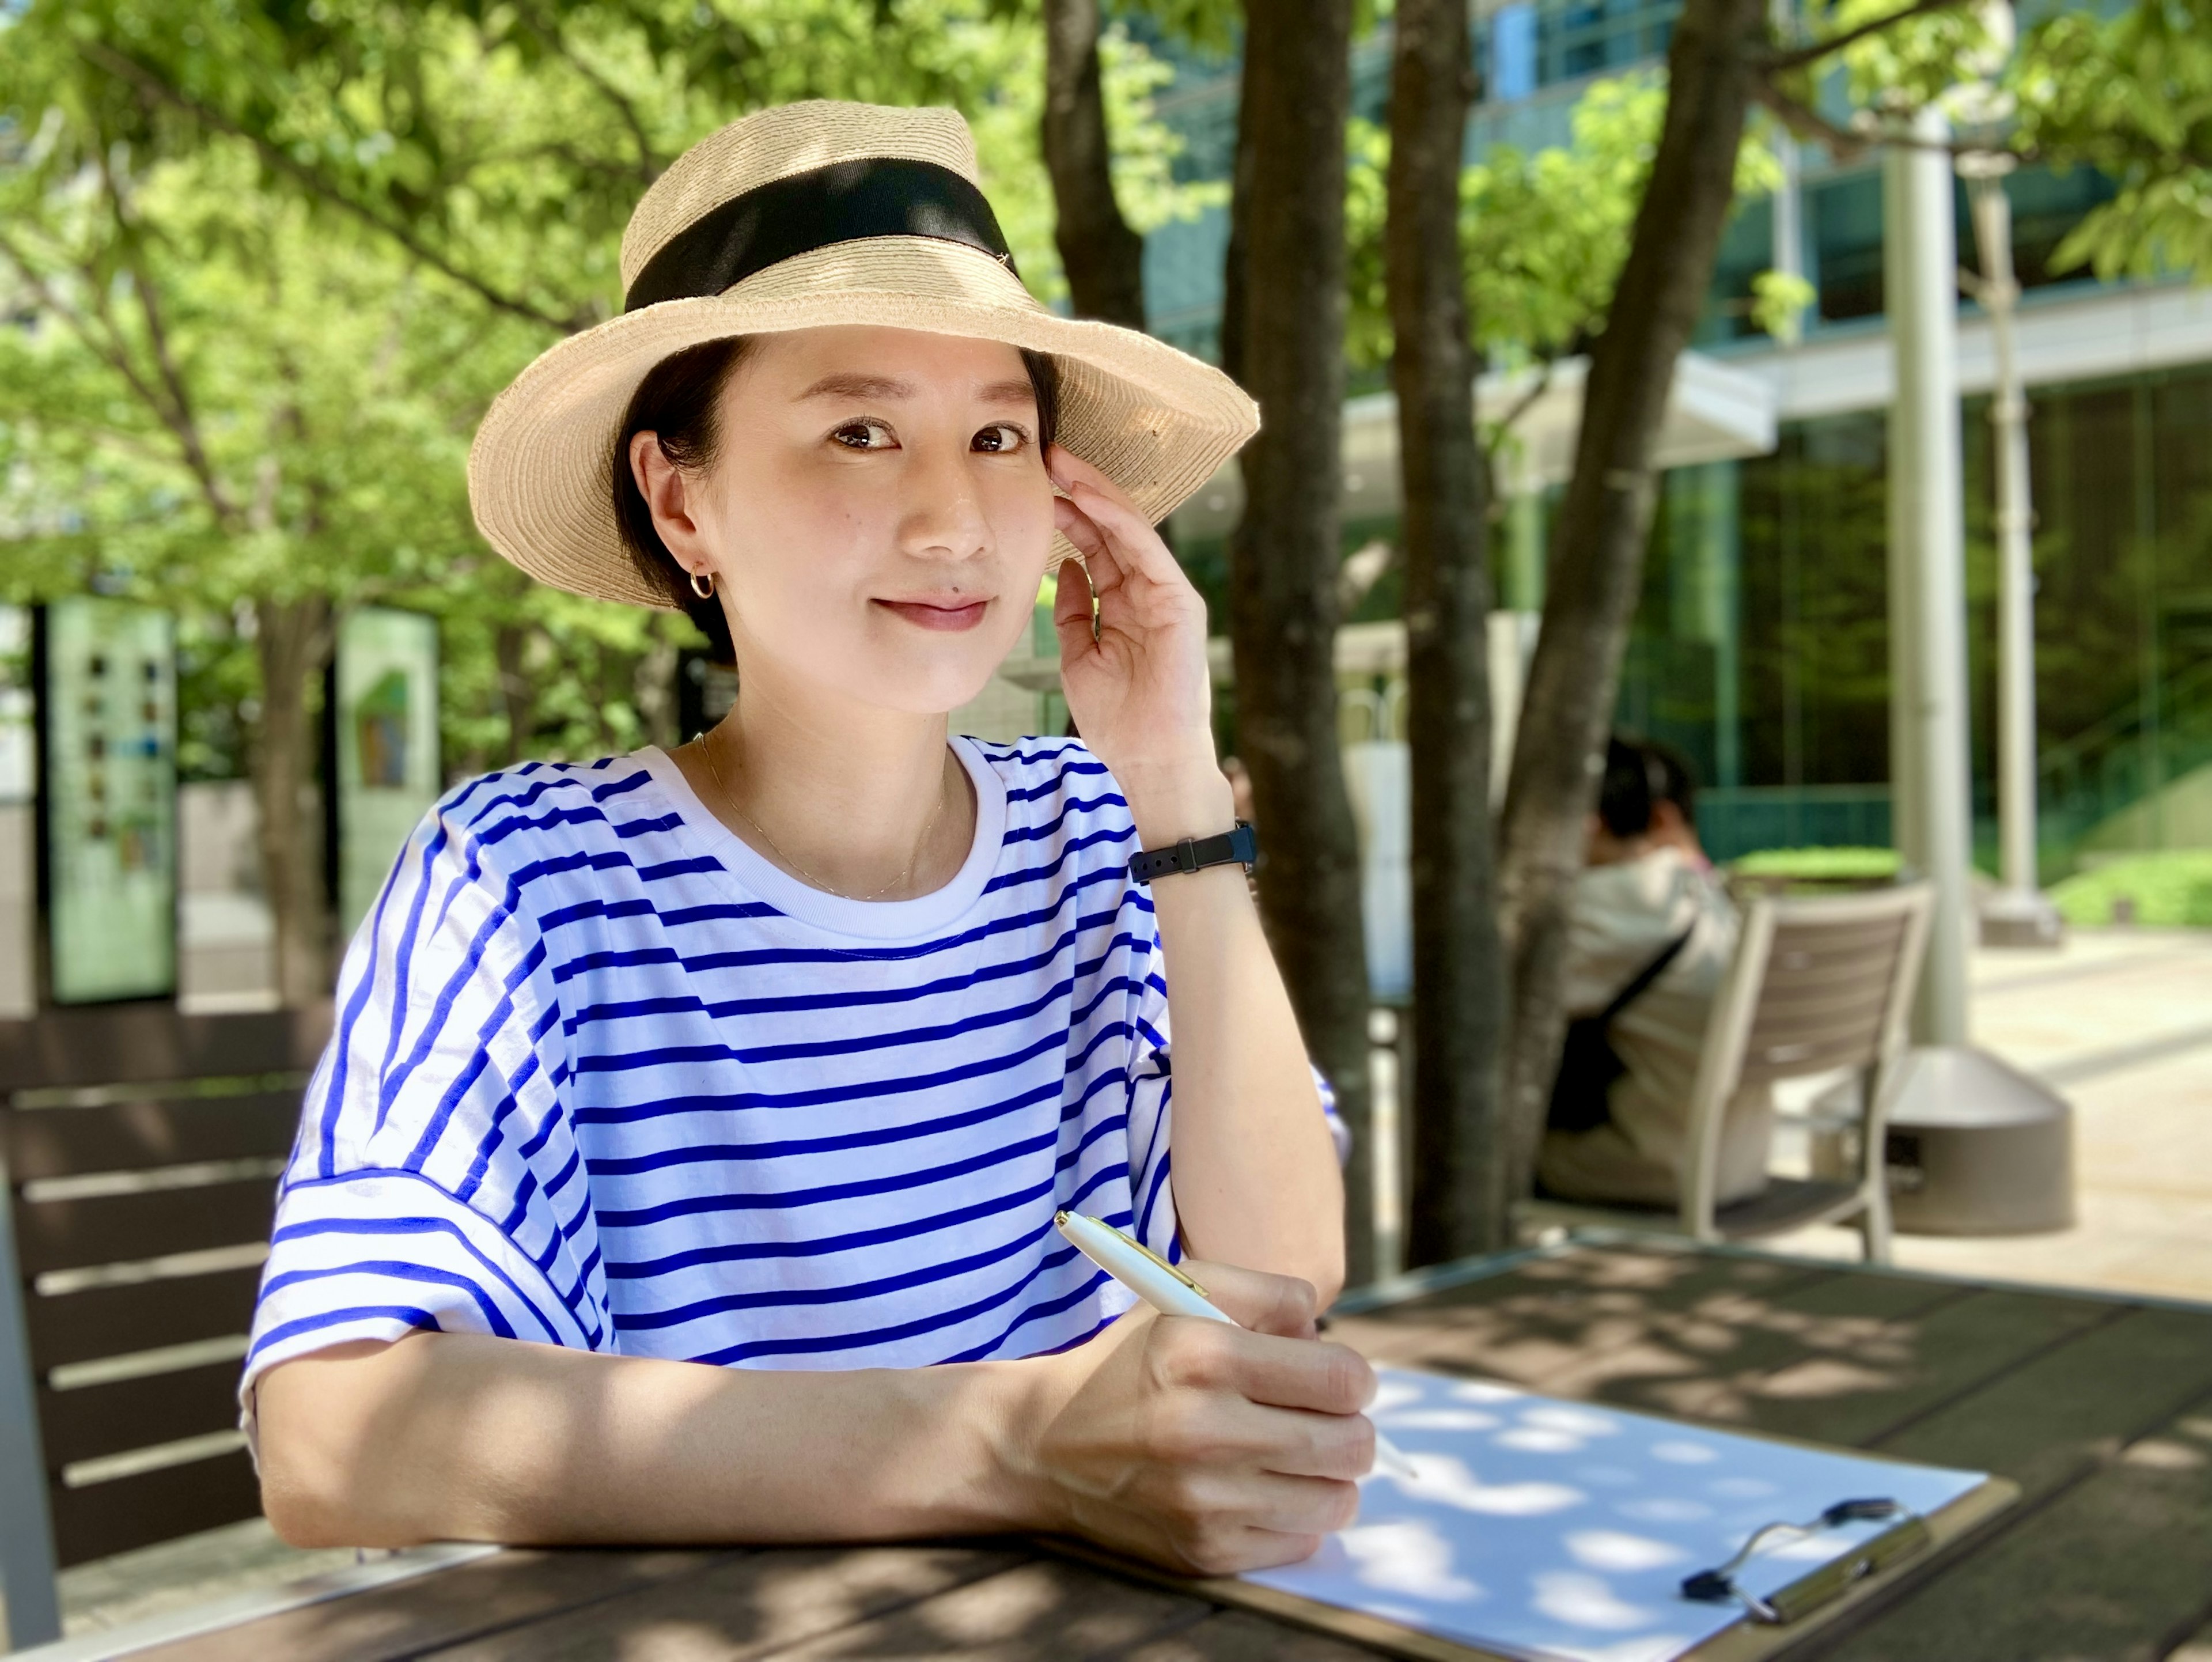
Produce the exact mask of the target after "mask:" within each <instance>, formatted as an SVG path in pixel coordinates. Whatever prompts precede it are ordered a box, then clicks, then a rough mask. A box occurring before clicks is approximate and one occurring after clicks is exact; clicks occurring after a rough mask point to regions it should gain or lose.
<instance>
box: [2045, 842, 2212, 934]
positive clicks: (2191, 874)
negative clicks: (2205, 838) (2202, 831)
mask: <svg viewBox="0 0 2212 1662" xmlns="http://www.w3.org/2000/svg"><path fill="white" fill-rule="evenodd" d="M2121 898H2128V899H2130V900H2133V901H2134V902H2135V921H2136V922H2138V923H2144V924H2150V925H2153V926H2155V927H2159V928H2180V927H2183V926H2185V925H2191V924H2194V925H2198V926H2212V849H2169V850H2166V851H2165V852H2162V853H2158V854H2138V855H2130V856H2129V857H2127V858H2126V859H2124V860H2115V861H2112V863H2111V864H2110V865H2104V866H2097V867H2093V868H2091V869H2090V870H2088V871H2085V872H2076V873H2075V874H2074V875H2073V876H2071V877H2069V878H2068V879H2067V880H2065V881H2064V882H2063V883H2061V884H2059V885H2058V886H2057V887H2056V888H2054V889H2052V890H2051V899H2052V900H2053V901H2055V902H2056V903H2057V906H2058V910H2059V914H2060V916H2063V917H2064V918H2065V920H2066V921H2067V922H2069V923H2072V924H2075V925H2077V926H2078V925H2095V924H2100V923H2110V922H2112V921H2113V919H2112V903H2113V902H2114V901H2116V900H2118V899H2121Z"/></svg>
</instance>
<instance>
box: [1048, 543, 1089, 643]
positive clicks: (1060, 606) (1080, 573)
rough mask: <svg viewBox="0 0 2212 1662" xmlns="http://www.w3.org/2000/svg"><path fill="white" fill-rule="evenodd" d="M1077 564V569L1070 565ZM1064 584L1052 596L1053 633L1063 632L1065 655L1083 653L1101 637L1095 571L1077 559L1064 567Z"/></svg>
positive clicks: (1061, 576)
mask: <svg viewBox="0 0 2212 1662" xmlns="http://www.w3.org/2000/svg"><path fill="white" fill-rule="evenodd" d="M1071 565H1075V569H1074V571H1073V572H1072V573H1071V572H1070V571H1069V570H1068V569H1067V568H1068V567H1069V566H1071ZM1059 582H1060V587H1059V588H1058V590H1057V592H1056V593H1054V595H1053V599H1052V628H1053V633H1054V634H1055V635H1057V636H1060V656H1061V657H1062V658H1076V657H1080V656H1081V655H1082V654H1083V653H1084V652H1085V650H1086V649H1087V648H1089V647H1090V646H1091V643H1092V642H1093V641H1094V640H1095V639H1096V638H1097V636H1096V635H1095V633H1094V632H1093V629H1092V623H1093V619H1094V616H1095V614H1094V613H1093V612H1092V609H1091V574H1090V573H1089V572H1088V571H1086V570H1085V569H1084V568H1083V567H1082V566H1080V565H1076V564H1075V562H1074V561H1073V560H1063V561H1061V562H1060V579H1059Z"/></svg>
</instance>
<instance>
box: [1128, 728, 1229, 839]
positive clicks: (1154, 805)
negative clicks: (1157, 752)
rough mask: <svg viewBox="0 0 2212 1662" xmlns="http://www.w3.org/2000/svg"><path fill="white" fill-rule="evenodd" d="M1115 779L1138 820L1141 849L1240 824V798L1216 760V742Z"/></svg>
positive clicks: (1133, 769)
mask: <svg viewBox="0 0 2212 1662" xmlns="http://www.w3.org/2000/svg"><path fill="white" fill-rule="evenodd" d="M1115 781H1116V782H1118V783H1119V784H1120V785H1121V794H1122V796H1123V797H1124V799H1125V800H1127V802H1128V804H1129V817H1130V818H1131V819H1134V820H1135V821H1136V822H1137V840H1138V843H1139V845H1140V846H1141V847H1144V848H1147V849H1157V848H1164V847H1166V846H1167V845H1168V844H1170V843H1176V842H1179V841H1181V840H1182V838H1184V837H1212V836H1215V835H1217V834H1218V833H1219V832H1222V831H1227V830H1228V829H1229V828H1230V826H1231V825H1234V824H1235V823H1236V819H1237V799H1236V794H1235V793H1234V792H1232V791H1231V789H1230V788H1229V780H1228V777H1227V776H1225V774H1224V773H1223V772H1222V771H1221V767H1220V764H1218V762H1216V761H1215V760H1214V757H1213V746H1212V743H1211V741H1209V742H1208V743H1207V744H1206V747H1205V749H1204V751H1203V752H1196V751H1195V750H1194V752H1193V753H1191V754H1189V755H1186V756H1183V757H1180V758H1169V759H1164V760H1162V761H1158V762H1150V763H1144V764H1138V765H1136V766H1134V767H1131V768H1127V769H1126V770H1125V769H1121V768H1117V769H1115Z"/></svg>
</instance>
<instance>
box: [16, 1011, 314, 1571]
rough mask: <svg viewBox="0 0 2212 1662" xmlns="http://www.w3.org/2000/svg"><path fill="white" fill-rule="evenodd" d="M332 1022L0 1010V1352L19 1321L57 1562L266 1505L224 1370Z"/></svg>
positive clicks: (301, 1016) (232, 1357) (229, 1366)
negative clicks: (1, 1016) (7, 1231)
mask: <svg viewBox="0 0 2212 1662" xmlns="http://www.w3.org/2000/svg"><path fill="white" fill-rule="evenodd" d="M330 1023H331V1014H330V1010H329V1008H328V1007H327V1006H324V1007H322V1008H313V1009H303V1010H287V1011H276V1012H270V1013H268V1014H251V1015H203V1016H191V1015H180V1014H178V1013H177V1012H176V1010H175V1009H174V1008H171V1007H169V1006H167V1005H150V1004H149V1005H118V1006H114V1007H112V1008H97V1009H86V1010H74V1011H62V1012H56V1013H53V1014H46V1015H42V1016H40V1017H39V1018H38V1019H37V1020H31V1021H10V1022H0V1177H4V1184H0V1197H4V1201H5V1205H4V1207H0V1226H4V1225H5V1224H7V1223H8V1222H9V1219H10V1217H12V1223H13V1242H14V1249H15V1250H14V1253H13V1255H12V1256H13V1257H14V1261H15V1262H14V1267H13V1270H12V1273H10V1274H9V1275H7V1276H6V1277H5V1280H6V1282H7V1283H8V1284H6V1285H0V1367H4V1366H5V1365H6V1363H7V1360H8V1359H7V1358H6V1356H5V1355H4V1353H5V1352H6V1351H7V1350H9V1349H10V1348H14V1346H12V1345H10V1344H9V1342H8V1341H7V1338H6V1330H7V1329H9V1328H10V1327H12V1328H13V1329H14V1330H15V1332H16V1333H18V1334H20V1335H22V1336H26V1337H27V1348H28V1352H29V1355H28V1357H27V1371H28V1372H29V1373H30V1375H31V1377H32V1379H33V1397H34V1401H35V1403H36V1417H37V1423H38V1432H39V1447H40V1456H41V1458H42V1461H43V1465H44V1475H45V1483H44V1486H43V1487H44V1490H45V1500H46V1505H47V1507H48V1508H49V1513H50V1518H51V1531H52V1533H51V1538H52V1547H53V1553H54V1556H55V1558H56V1559H57V1560H58V1562H59V1563H60V1564H62V1565H68V1564H73V1563H78V1562H83V1561H84V1560H87V1559H91V1558H99V1557H104V1556H106V1555H108V1554H111V1553H115V1552H121V1551H125V1550H127V1549H131V1548H132V1547H137V1546H143V1545H147V1544H149V1543H152V1542H155V1541H161V1540H167V1539H168V1538H170V1537H173V1536H178V1535H184V1534H188V1533H191V1531H196V1530H201V1529H206V1528H210V1527H212V1526H214V1525H218V1524H225V1523H230V1522H234V1521H235V1520H237V1519H241V1518H248V1517H252V1515H254V1514H255V1513H257V1512H258V1511H259V1509H260V1498H259V1494H258V1488H257V1486H256V1484H255V1482H254V1478H253V1473H252V1468H251V1465H250V1464H249V1462H248V1460H247V1457H246V1452H245V1450H244V1447H243V1444H242V1440H241V1439H240V1436H239V1434H238V1430H237V1424H238V1408H237V1402H236V1396H235V1392H236V1389H237V1384H238V1372H239V1364H240V1358H241V1357H242V1356H243V1355H245V1351H246V1328H247V1324H248V1323H249V1321H250V1319H251V1317H252V1308H253V1298H254V1290H255V1286H256V1283H257V1282H258V1280H259V1277H260V1273H261V1261H262V1258H263V1257H264V1256H265V1253H266V1250H267V1245H268V1239H269V1224H270V1214H271V1209H272V1203H273V1200H274V1196H275V1191H276V1177H277V1175H278V1174H279V1173H280V1172H282V1171H283V1166H284V1163H285V1160H286V1158H287V1156H288V1155H289V1152H290V1149H291V1148H292V1143H293V1139H294V1137H295V1134H296V1131H297V1128H298V1123H299V1114H300V1097H301V1086H302V1084H303V1083H304V1081H305V1080H306V1076H307V1072H308V1070H309V1069H311V1068H313V1065H314V1062H315V1060H316V1057H317V1056H318V1053H319V1051H320V1050H321V1048H322V1045H323V1042H324V1040H325V1037H326V1036H327V1034H328V1032H329V1031H330ZM5 1245H7V1243H6V1242H5V1241H4V1240H0V1247H4V1246H5ZM8 1257H9V1254H8V1253H6V1252H5V1251H0V1264H4V1263H6V1261H7V1258H8ZM11 1304H12V1305H14V1306H15V1308H14V1309H13V1310H10V1309H9V1307H8V1306H9V1305H11ZM9 1318H15V1319H13V1320H10V1319H9ZM24 1365H25V1359H22V1358H18V1359H16V1366H17V1367H23V1366H24ZM0 1475H4V1474H0ZM0 1486H4V1485H0ZM18 1498H19V1500H20V1497H18Z"/></svg>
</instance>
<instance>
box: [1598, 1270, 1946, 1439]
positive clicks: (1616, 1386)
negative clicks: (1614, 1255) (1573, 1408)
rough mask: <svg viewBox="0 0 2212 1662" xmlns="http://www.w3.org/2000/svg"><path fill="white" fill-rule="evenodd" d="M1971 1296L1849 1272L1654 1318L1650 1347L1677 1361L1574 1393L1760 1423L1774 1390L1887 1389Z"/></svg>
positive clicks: (1705, 1418)
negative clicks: (1935, 1324) (1920, 1345)
mask: <svg viewBox="0 0 2212 1662" xmlns="http://www.w3.org/2000/svg"><path fill="white" fill-rule="evenodd" d="M1962 1296H1965V1295H1964V1294H1963V1293H1962V1290H1961V1289H1960V1288H1954V1287H1948V1286H1946V1285H1944V1284H1943V1283H1942V1282H1929V1281H1919V1280H1916V1279H1911V1278H1907V1277H1905V1276H1894V1275H1854V1274H1850V1273H1844V1274H1839V1275H1831V1276H1827V1277H1825V1278H1823V1279H1821V1280H1819V1281H1814V1282H1803V1283H1801V1284H1799V1285H1796V1286H1795V1287H1789V1288H1783V1289H1781V1290H1779V1291H1778V1292H1777V1293H1776V1294H1774V1295H1773V1296H1772V1297H1771V1298H1766V1299H1761V1300H1747V1299H1737V1300H1729V1301H1727V1302H1726V1303H1717V1304H1715V1305H1714V1306H1709V1307H1705V1308H1699V1307H1696V1306H1692V1307H1691V1308H1689V1309H1687V1310H1684V1311H1681V1312H1671V1313H1669V1314H1668V1315H1665V1316H1661V1317H1655V1318H1654V1319H1653V1322H1652V1324H1651V1328H1650V1332H1649V1334H1648V1335H1647V1336H1646V1338H1645V1341H1644V1342H1645V1344H1646V1345H1647V1346H1648V1347H1649V1348H1650V1349H1651V1350H1653V1351H1654V1352H1655V1353H1658V1354H1659V1355H1663V1356H1664V1357H1665V1358H1666V1360H1667V1361H1668V1363H1669V1364H1670V1365H1669V1366H1666V1367H1659V1366H1653V1367H1649V1368H1647V1369H1646V1370H1645V1371H1644V1372H1642V1373H1633V1374H1626V1373H1624V1374H1618V1375H1615V1376H1613V1377H1610V1378H1601V1379H1597V1380H1595V1382H1594V1388H1592V1389H1589V1390H1587V1391H1582V1392H1579V1393H1577V1394H1580V1395H1583V1396H1587V1397H1593V1398H1595V1399H1596V1400H1598V1401H1601V1402H1605V1403H1610V1404H1612V1405H1613V1406H1614V1407H1617V1408H1630V1409H1641V1410H1643V1411H1644V1412H1647V1413H1656V1414H1668V1415H1676V1416H1679V1417H1680V1418H1682V1419H1687V1420H1697V1421H1700V1422H1705V1423H1707V1424H1711V1425H1718V1426H1726V1427H1732V1428H1749V1427H1752V1426H1753V1425H1756V1424H1758V1423H1759V1421H1760V1417H1761V1416H1760V1413H1759V1404H1760V1402H1761V1400H1762V1399H1763V1398H1765V1397H1768V1396H1771V1395H1772V1394H1773V1392H1774V1391H1777V1390H1785V1391H1786V1390H1789V1389H1791V1388H1793V1386H1794V1385H1795V1383H1796V1382H1797V1381H1800V1380H1802V1379H1816V1380H1825V1381H1829V1382H1832V1385H1833V1386H1834V1387H1835V1388H1836V1389H1837V1390H1838V1391H1844V1390H1852V1389H1856V1390H1869V1389H1880V1388H1883V1387H1885V1386H1887V1385H1888V1384H1890V1383H1891V1382H1892V1381H1893V1379H1894V1377H1895V1375H1896V1374H1897V1373H1898V1372H1899V1371H1900V1370H1902V1369H1903V1368H1905V1367H1908V1366H1909V1365H1910V1362H1911V1356H1912V1353H1913V1348H1914V1346H1915V1344H1916V1342H1917V1337H1918V1335H1919V1333H1920V1331H1921V1330H1923V1328H1924V1326H1925V1325H1926V1324H1927V1323H1928V1322H1929V1320H1930V1319H1932V1318H1934V1317H1935V1316H1936V1314H1937V1313H1938V1312H1941V1311H1942V1308H1943V1307H1944V1306H1947V1305H1948V1304H1951V1303H1954V1302H1956V1301H1957V1300H1959V1299H1960V1298H1961V1297H1962Z"/></svg>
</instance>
